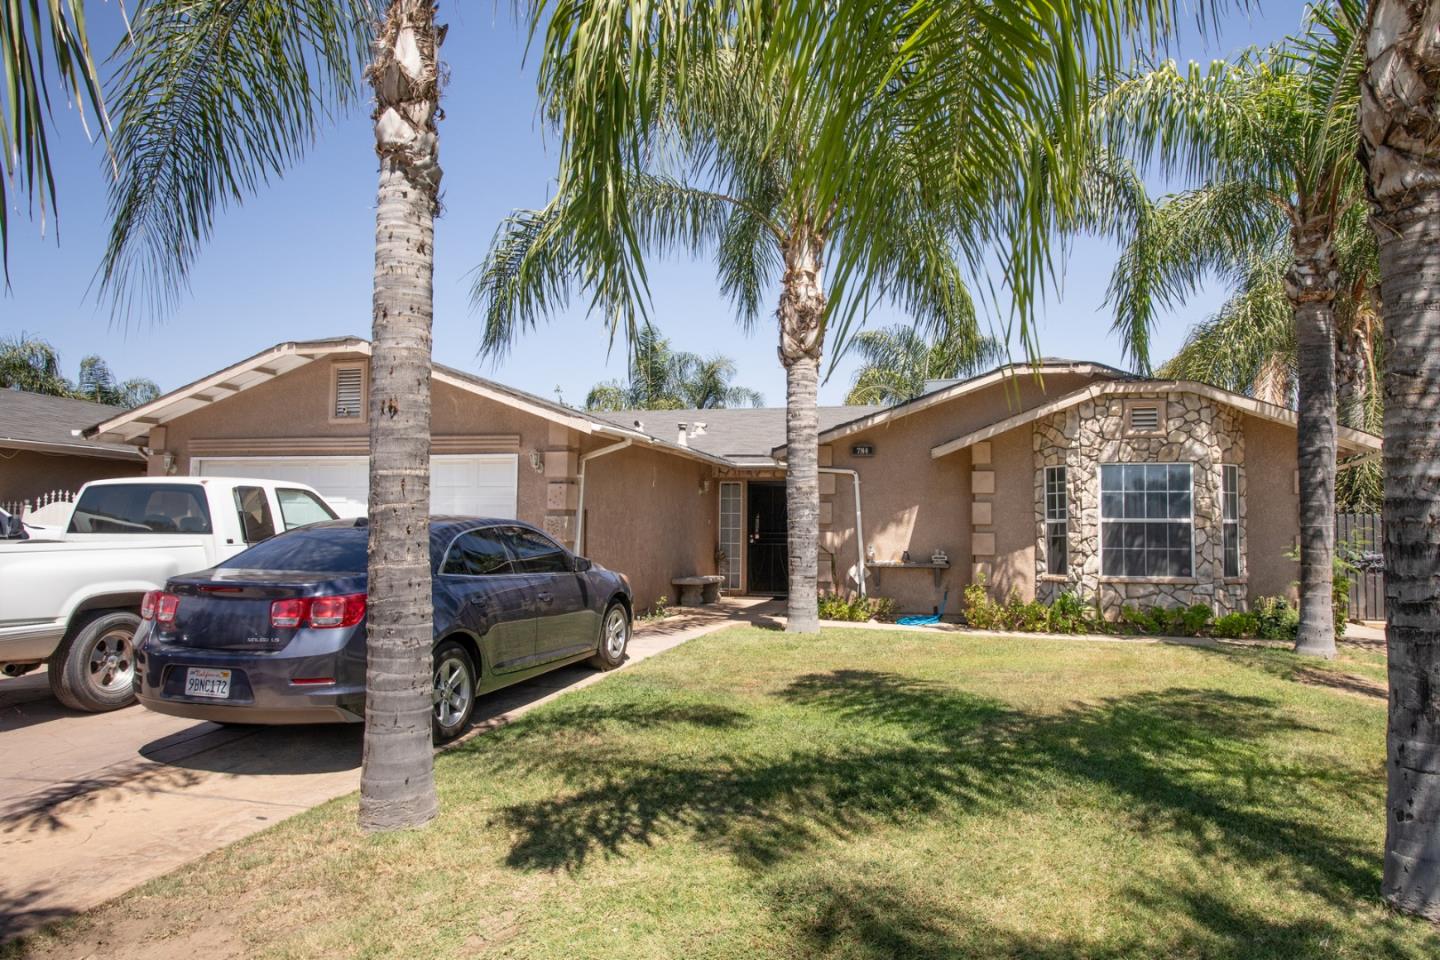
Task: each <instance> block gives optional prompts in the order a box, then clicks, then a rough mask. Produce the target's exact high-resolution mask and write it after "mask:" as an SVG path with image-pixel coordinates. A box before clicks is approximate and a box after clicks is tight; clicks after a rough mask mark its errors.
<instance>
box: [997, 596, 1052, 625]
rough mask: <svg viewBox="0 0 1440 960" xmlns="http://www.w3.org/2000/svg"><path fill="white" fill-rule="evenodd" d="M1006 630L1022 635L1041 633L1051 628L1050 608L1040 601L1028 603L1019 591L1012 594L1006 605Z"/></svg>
mask: <svg viewBox="0 0 1440 960" xmlns="http://www.w3.org/2000/svg"><path fill="white" fill-rule="evenodd" d="M1004 618H1005V628H1006V629H1008V630H1018V631H1020V632H1021V633H1039V632H1040V631H1042V630H1045V629H1047V628H1048V626H1049V622H1050V608H1049V607H1047V606H1045V604H1043V603H1041V602H1040V601H1039V600H1031V601H1030V602H1029V603H1026V602H1025V601H1024V600H1022V599H1020V593H1019V591H1015V592H1012V593H1011V594H1010V599H1009V600H1008V601H1006V603H1005V612H1004Z"/></svg>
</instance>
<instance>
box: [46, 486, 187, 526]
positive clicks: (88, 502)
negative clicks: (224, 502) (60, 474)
mask: <svg viewBox="0 0 1440 960" xmlns="http://www.w3.org/2000/svg"><path fill="white" fill-rule="evenodd" d="M69 529H70V532H71V533H137V534H143V533H209V532H210V529H211V528H210V507H209V504H207V503H206V501H205V488H204V487H201V486H200V485H199V484H194V485H190V484H173V483H166V484H155V483H115V484H107V485H105V486H100V487H88V488H86V490H85V492H84V493H82V494H80V499H79V501H77V502H76V504H75V512H74V513H73V514H71V516H70V528H69Z"/></svg>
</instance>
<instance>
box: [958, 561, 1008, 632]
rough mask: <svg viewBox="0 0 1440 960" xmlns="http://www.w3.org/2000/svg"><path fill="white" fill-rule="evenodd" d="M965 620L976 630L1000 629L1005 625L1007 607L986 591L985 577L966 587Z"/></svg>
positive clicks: (980, 577)
mask: <svg viewBox="0 0 1440 960" xmlns="http://www.w3.org/2000/svg"><path fill="white" fill-rule="evenodd" d="M964 610H965V622H966V623H968V624H969V625H970V626H972V627H974V628H975V629H976V630H998V629H1000V628H1001V627H1003V626H1004V625H1005V609H1004V608H1003V607H1002V606H1000V604H998V603H996V602H995V601H994V600H992V599H990V594H989V593H987V592H986V591H985V577H984V575H983V574H982V575H981V576H979V577H977V578H976V579H975V582H974V583H972V584H970V586H968V587H966V588H965V608H964Z"/></svg>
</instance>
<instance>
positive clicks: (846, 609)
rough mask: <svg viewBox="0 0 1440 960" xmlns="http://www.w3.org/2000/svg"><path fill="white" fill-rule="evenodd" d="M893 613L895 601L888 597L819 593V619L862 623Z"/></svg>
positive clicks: (886, 616) (889, 615) (891, 615)
mask: <svg viewBox="0 0 1440 960" xmlns="http://www.w3.org/2000/svg"><path fill="white" fill-rule="evenodd" d="M894 615H895V601H894V600H892V599H890V598H889V597H862V596H860V595H858V594H856V595H853V596H848V595H846V594H841V593H822V594H821V595H820V619H821V620H845V621H848V622H850V623H864V622H865V621H867V620H883V619H887V618H890V617H893V616H894Z"/></svg>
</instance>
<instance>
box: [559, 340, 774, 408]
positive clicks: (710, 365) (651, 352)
mask: <svg viewBox="0 0 1440 960" xmlns="http://www.w3.org/2000/svg"><path fill="white" fill-rule="evenodd" d="M734 379H735V361H733V360H731V359H730V358H729V357H722V356H720V355H718V354H717V355H716V356H713V357H711V358H709V359H708V360H707V359H706V358H704V357H701V356H700V355H698V354H694V353H688V352H686V351H683V350H681V351H675V350H672V349H671V348H670V341H669V340H666V339H665V338H664V337H661V336H660V334H659V333H658V332H657V331H656V330H655V328H654V327H651V326H649V325H646V326H644V327H641V328H640V330H639V331H638V332H637V333H636V337H635V342H634V344H632V349H631V355H630V380H629V382H628V383H623V384H622V383H620V382H619V381H616V380H611V381H609V382H606V383H597V384H596V385H595V386H594V387H592V388H590V393H589V394H588V395H587V396H586V397H585V409H586V410H712V409H717V408H721V407H760V406H764V404H765V398H764V397H762V396H761V395H760V394H759V393H757V392H756V391H754V390H751V389H749V388H747V387H740V386H736V385H734V384H733V383H732V382H731V381H733V380H734Z"/></svg>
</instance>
